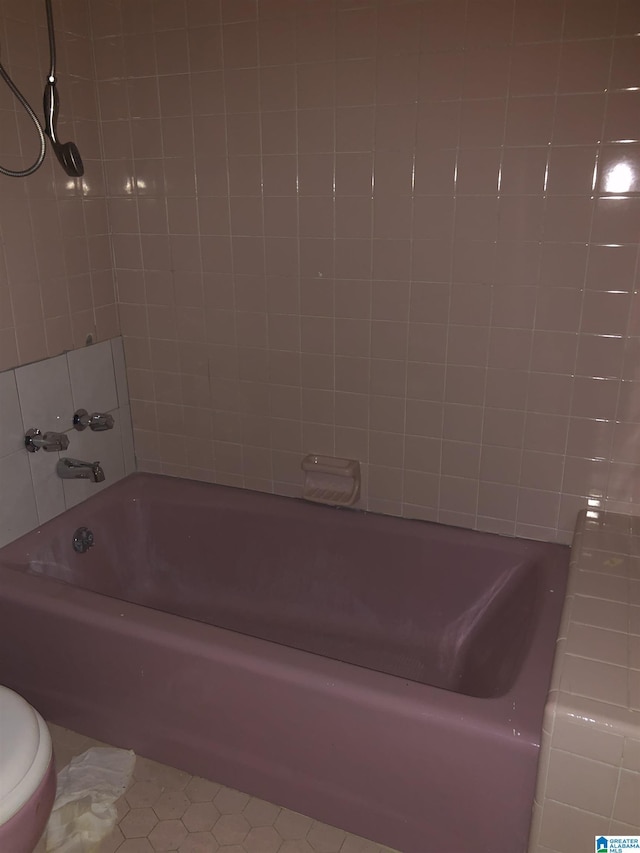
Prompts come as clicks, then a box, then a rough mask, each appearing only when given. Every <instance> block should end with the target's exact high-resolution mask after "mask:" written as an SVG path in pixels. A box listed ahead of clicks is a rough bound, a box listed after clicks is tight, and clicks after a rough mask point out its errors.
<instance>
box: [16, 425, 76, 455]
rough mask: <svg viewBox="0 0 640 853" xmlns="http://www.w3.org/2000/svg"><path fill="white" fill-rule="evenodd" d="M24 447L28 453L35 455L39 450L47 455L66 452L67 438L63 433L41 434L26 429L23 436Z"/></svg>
mask: <svg viewBox="0 0 640 853" xmlns="http://www.w3.org/2000/svg"><path fill="white" fill-rule="evenodd" d="M24 446H25V447H26V448H27V450H28V451H29V453H36V452H37V451H38V450H40V448H42V449H43V450H45V451H46V452H47V453H55V452H57V451H60V450H66V449H67V447H69V437H68V436H67V435H65V434H64V433H63V432H45V434H44V435H43V434H42V432H41V431H40V430H39V429H37V428H34V429H28V430H27V432H26V433H25V436H24Z"/></svg>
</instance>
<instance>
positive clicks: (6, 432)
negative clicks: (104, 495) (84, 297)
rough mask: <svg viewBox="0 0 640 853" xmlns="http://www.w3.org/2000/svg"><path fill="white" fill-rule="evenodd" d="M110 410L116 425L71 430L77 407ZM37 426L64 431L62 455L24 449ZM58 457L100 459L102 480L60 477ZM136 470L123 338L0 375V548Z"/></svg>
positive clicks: (92, 410)
mask: <svg viewBox="0 0 640 853" xmlns="http://www.w3.org/2000/svg"><path fill="white" fill-rule="evenodd" d="M80 408H82V409H87V411H88V412H109V413H110V414H112V415H113V418H114V422H115V424H114V428H113V429H111V430H108V431H105V432H96V433H94V432H92V431H91V430H90V429H86V430H84V431H83V432H77V431H76V430H74V429H73V426H72V420H73V413H74V412H75V411H76V409H80ZM34 427H37V428H38V429H40V430H42V432H47V431H49V430H52V431H55V432H65V433H66V434H67V436H68V437H69V448H68V450H66V451H65V452H64V453H62V454H61V453H47V452H45V451H43V450H40V451H38V452H37V453H28V452H27V450H26V449H25V446H24V435H25V432H26V431H27V430H28V429H31V428H34ZM60 456H70V457H73V458H76V459H84V460H86V461H88V462H93V461H94V460H99V461H100V462H101V463H102V467H103V469H104V472H105V476H106V479H105V481H104V483H91V482H89V481H87V480H61V479H60V478H59V477H58V476H57V474H56V470H55V469H56V463H57V461H58V459H59V458H60ZM133 470H135V457H134V449H133V432H132V429H131V415H130V411H129V394H128V390H127V378H126V372H125V363H124V350H123V346H122V338H114V339H113V340H111V341H103V342H102V343H99V344H93V345H92V346H88V347H83V348H82V349H78V350H73V351H71V352H68V353H66V354H64V355H59V356H55V357H54V358H47V359H44V360H43V361H36V362H33V363H32V364H27V365H24V366H23V367H17V368H16V369H15V370H6V371H4V372H2V373H0V483H1V484H2V489H3V494H4V495H6V496H7V498H8V496H11V499H10V500H9V499H5V500H2V501H0V546H2V545H6V544H7V542H11V541H12V540H13V539H17V538H18V537H19V536H22V535H23V534H24V533H28V532H29V531H30V530H33V529H34V528H36V527H38V526H39V525H40V524H44V522H45V521H48V520H49V519H50V518H53V517H54V516H56V515H59V514H60V513H62V512H64V511H65V509H69V508H70V507H72V506H74V505H75V504H77V503H80V501H83V500H85V499H86V498H88V497H90V496H91V495H93V494H95V493H96V492H97V491H99V490H100V489H102V488H106V487H107V486H108V485H110V484H111V483H114V482H115V481H116V480H119V479H121V478H122V477H124V476H125V474H130V473H131V472H132V471H133Z"/></svg>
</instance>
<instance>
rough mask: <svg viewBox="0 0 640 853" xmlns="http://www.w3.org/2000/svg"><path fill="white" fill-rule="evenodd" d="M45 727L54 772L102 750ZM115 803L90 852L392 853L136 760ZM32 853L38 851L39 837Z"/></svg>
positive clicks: (79, 737) (76, 736)
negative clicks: (112, 823) (104, 834)
mask: <svg viewBox="0 0 640 853" xmlns="http://www.w3.org/2000/svg"><path fill="white" fill-rule="evenodd" d="M49 728H50V730H51V737H52V739H53V748H54V753H55V757H56V764H57V766H58V767H59V768H62V767H64V766H66V765H67V764H68V763H69V761H70V760H71V758H73V757H74V756H75V755H80V754H81V753H82V752H84V751H85V750H86V749H89V747H91V746H104V745H105V744H101V743H99V742H98V741H95V740H92V739H91V738H88V737H85V736H84V735H79V734H76V733H75V732H72V731H69V730H68V729H63V728H60V726H55V725H53V724H51V723H50V724H49ZM117 805H118V818H119V819H118V824H117V826H116V827H115V828H114V829H113V831H112V833H111V834H110V835H109V837H108V838H105V839H104V840H103V841H102V843H101V845H100V847H99V848H98V849H97V850H96V853H164V851H176V853H395V851H393V850H391V848H389V847H384V846H383V845H381V844H376V843H375V842H373V841H368V840H367V839H365V838H360V837H359V836H357V835H352V834H351V833H349V832H344V831H343V830H341V829H337V828H336V827H334V826H328V825H327V824H325V823H320V822H319V821H317V820H313V818H310V817H306V816H305V815H302V814H298V813H296V812H292V811H289V809H286V808H281V807H280V806H276V805H274V804H273V803H267V802H265V801H264V800H260V799H258V798H257V797H251V796H250V795H249V794H244V793H242V791H235V790H233V789H232V788H226V787H225V786H224V785H219V784H218V783H217V782H210V781H208V780H207V779H200V778H198V777H196V776H190V775H189V774H188V773H185V772H183V771H182V770H176V769H175V768H173V767H167V766H166V765H164V764H158V763H157V762H156V761H150V760H149V759H147V758H141V757H140V756H138V757H137V758H136V764H135V769H134V774H133V779H132V781H131V784H130V786H129V788H128V790H127V792H126V794H125V795H124V796H123V797H121V799H120V800H119V801H118V804H117ZM34 853H45V844H44V839H42V840H41V841H40V843H39V844H38V846H37V847H36V849H35V851H34Z"/></svg>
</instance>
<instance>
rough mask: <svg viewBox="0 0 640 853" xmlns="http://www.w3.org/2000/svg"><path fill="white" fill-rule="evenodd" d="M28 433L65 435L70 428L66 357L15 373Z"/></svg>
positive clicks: (70, 415) (70, 405)
mask: <svg viewBox="0 0 640 853" xmlns="http://www.w3.org/2000/svg"><path fill="white" fill-rule="evenodd" d="M15 374H16V382H17V384H18V394H19V396H20V408H21V409H22V423H23V425H24V428H25V430H27V429H31V428H32V427H37V428H38V429H41V430H42V432H48V431H49V430H54V431H55V432H64V431H66V430H68V429H70V428H71V425H72V420H73V411H74V410H73V401H72V397H71V383H70V381H69V369H68V367H67V357H66V356H65V355H59V356H56V357H55V358H48V359H45V360H44V361H36V362H34V363H33V364H27V365H25V366H24V367H18V368H17V369H16V371H15Z"/></svg>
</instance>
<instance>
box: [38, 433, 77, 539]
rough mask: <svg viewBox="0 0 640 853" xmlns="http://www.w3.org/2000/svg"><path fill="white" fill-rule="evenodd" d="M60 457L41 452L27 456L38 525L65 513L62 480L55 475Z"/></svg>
mask: <svg viewBox="0 0 640 853" xmlns="http://www.w3.org/2000/svg"><path fill="white" fill-rule="evenodd" d="M69 449H71V446H70V447H69ZM60 455H61V454H60V453H46V452H45V451H43V450H39V451H38V452H37V453H29V454H28V458H29V468H30V470H31V480H32V482H33V492H34V495H35V500H36V508H37V510H38V523H39V524H44V523H45V521H49V519H50V518H54V517H55V516H56V515H60V513H61V512H64V511H65V503H64V490H63V488H62V480H61V479H60V477H58V474H57V473H56V464H57V462H58V459H59V458H60ZM65 455H68V453H67V454H65Z"/></svg>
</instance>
